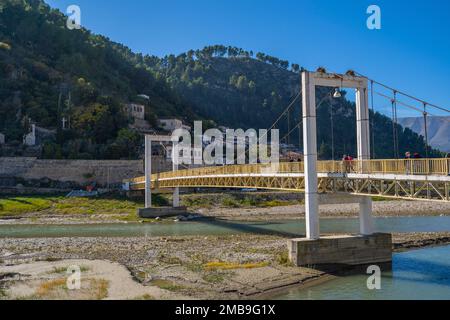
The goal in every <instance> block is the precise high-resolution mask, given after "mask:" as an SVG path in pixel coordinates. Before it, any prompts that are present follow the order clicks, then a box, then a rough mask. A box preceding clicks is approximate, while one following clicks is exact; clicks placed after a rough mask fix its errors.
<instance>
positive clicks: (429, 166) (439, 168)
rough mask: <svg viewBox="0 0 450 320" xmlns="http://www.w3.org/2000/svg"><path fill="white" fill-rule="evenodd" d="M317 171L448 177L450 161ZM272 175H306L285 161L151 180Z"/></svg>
mask: <svg viewBox="0 0 450 320" xmlns="http://www.w3.org/2000/svg"><path fill="white" fill-rule="evenodd" d="M317 172H319V173H362V174H398V175H427V176H431V175H432V176H448V175H450V159H402V160H362V161H360V160H353V161H318V162H317ZM270 173H272V174H277V173H278V174H280V173H304V163H303V162H282V163H279V164H278V166H276V167H274V166H269V165H264V164H247V165H228V166H216V167H202V168H193V169H187V170H179V171H171V172H164V173H159V174H153V175H152V181H157V180H161V179H171V178H182V177H202V176H214V175H244V174H245V175H247V174H248V175H251V174H254V175H261V174H270ZM144 181H145V177H138V178H135V179H130V180H128V182H130V183H131V184H141V183H143V182H144Z"/></svg>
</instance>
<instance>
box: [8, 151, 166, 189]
mask: <svg viewBox="0 0 450 320" xmlns="http://www.w3.org/2000/svg"><path fill="white" fill-rule="evenodd" d="M143 167H144V163H143V160H118V161H116V160H40V159H36V158H1V157H0V180H3V181H8V180H9V181H11V179H14V178H18V179H21V180H24V181H37V180H51V181H58V182H62V183H71V186H73V185H80V186H83V185H87V184H90V183H93V182H95V183H97V185H99V186H102V187H106V186H108V185H110V186H112V185H117V184H120V183H121V182H122V180H123V179H127V178H132V177H136V176H140V175H143V174H144V168H143ZM159 167H161V166H159ZM0 184H1V183H0Z"/></svg>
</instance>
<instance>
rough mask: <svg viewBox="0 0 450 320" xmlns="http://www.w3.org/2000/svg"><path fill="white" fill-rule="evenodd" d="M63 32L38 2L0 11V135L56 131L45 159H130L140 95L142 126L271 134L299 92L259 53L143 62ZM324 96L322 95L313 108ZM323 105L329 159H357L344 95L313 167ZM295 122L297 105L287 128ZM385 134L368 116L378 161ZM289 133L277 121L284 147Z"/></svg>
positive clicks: (208, 51) (408, 134)
mask: <svg viewBox="0 0 450 320" xmlns="http://www.w3.org/2000/svg"><path fill="white" fill-rule="evenodd" d="M65 25H66V17H65V16H64V15H63V14H62V13H61V12H59V11H57V10H54V9H51V8H50V7H49V6H47V5H46V4H45V3H44V2H43V1H41V0H2V2H1V6H0V132H2V133H5V134H6V136H7V140H8V141H16V144H17V145H20V141H21V139H22V136H23V133H24V132H26V131H27V130H28V125H29V121H28V119H31V120H32V121H34V122H36V123H37V124H38V125H40V126H42V127H46V128H52V129H56V130H57V131H58V134H57V139H56V141H55V142H54V143H52V144H48V145H46V146H45V148H44V151H43V155H42V156H43V157H49V158H51V157H56V158H87V159H89V158H106V159H118V158H135V157H137V149H138V147H139V146H140V145H141V143H142V137H140V136H139V135H137V134H136V133H135V132H133V131H131V130H129V129H127V127H128V123H127V119H126V118H125V117H124V115H123V114H122V112H121V104H122V103H125V102H134V101H136V99H137V98H136V96H137V95H138V94H145V95H148V96H149V97H150V108H149V110H148V112H147V115H146V118H147V120H149V121H150V122H151V123H152V124H154V125H155V124H156V119H157V118H158V117H167V116H173V117H178V118H182V119H183V120H185V121H186V122H192V121H193V120H194V119H208V120H213V121H214V122H215V125H225V126H229V127H232V128H239V127H242V128H250V127H252V128H257V129H259V128H268V127H269V126H270V125H271V124H272V123H273V121H274V120H275V119H276V118H277V117H278V116H279V115H280V113H281V112H282V111H283V110H284V109H285V108H286V106H287V105H288V104H289V101H291V100H292V98H293V97H294V96H296V95H297V93H298V91H299V87H300V74H299V71H300V70H301V68H300V66H299V65H298V64H290V63H289V62H288V61H284V60H280V59H278V58H276V57H271V56H268V55H265V54H263V53H256V54H254V53H253V52H251V51H250V52H248V51H245V50H243V49H240V48H235V47H225V46H222V45H215V46H209V47H205V48H203V49H201V50H190V51H189V52H186V53H184V54H181V55H178V56H174V55H168V56H166V57H163V58H159V57H155V56H150V55H145V56H144V55H142V54H135V53H133V52H132V51H131V50H130V49H129V48H127V47H125V46H123V45H121V44H118V43H115V42H112V41H110V40H109V39H108V38H105V37H103V36H100V35H95V34H92V33H91V32H90V31H89V30H86V29H81V30H68V29H67V28H66V27H65ZM329 90H330V89H329V88H328V89H325V88H323V89H321V90H319V92H318V97H317V98H318V100H319V99H322V98H323V97H324V96H325V95H326V94H327V93H328V92H329ZM330 103H331V104H332V106H333V113H334V121H333V124H334V135H335V140H336V143H335V150H336V152H335V154H336V157H341V156H342V154H344V153H349V154H356V121H355V107H354V104H353V103H351V102H349V101H348V100H346V99H345V93H344V95H343V97H342V98H340V99H333V100H332V101H331V102H330V101H328V100H326V101H325V103H323V104H322V106H321V107H320V108H319V109H318V143H319V146H320V150H319V155H320V157H321V158H323V159H329V158H331V127H332V126H331V120H330ZM62 116H64V117H67V118H70V119H71V130H67V131H62V130H61V121H60V120H61V118H62ZM300 116H301V114H300V103H297V104H296V105H295V107H294V108H293V111H292V113H291V114H290V119H291V124H290V127H293V126H294V125H295V124H297V123H298V119H299V118H300ZM210 125H214V123H211V122H209V123H208V124H207V126H210ZM391 126H392V122H391V121H390V120H389V119H388V118H387V117H385V116H383V115H381V114H376V115H375V128H374V132H375V140H376V143H375V151H376V155H377V157H380V158H390V157H392V155H393V150H392V141H393V139H392V127H391ZM288 127H289V126H288V124H287V121H286V119H283V121H281V122H280V124H279V125H278V128H279V129H280V130H281V137H283V136H284V135H285V134H286V132H287V131H288ZM399 132H400V137H399V138H400V146H401V150H400V152H404V151H406V150H417V151H418V152H421V153H424V150H425V145H424V143H423V139H422V138H421V137H420V136H419V135H417V134H415V133H413V132H412V131H411V130H409V129H406V130H403V129H401V128H400V129H399ZM299 138H301V137H300V134H299V132H298V131H296V132H294V133H293V134H292V135H291V137H290V140H291V142H293V143H298V141H299ZM300 140H301V139H300ZM18 153H19V154H20V148H18ZM434 154H435V155H437V153H434Z"/></svg>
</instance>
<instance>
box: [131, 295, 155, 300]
mask: <svg viewBox="0 0 450 320" xmlns="http://www.w3.org/2000/svg"><path fill="white" fill-rule="evenodd" d="M131 300H155V297H153V296H152V295H149V294H144V295H142V296H139V297H136V298H133V299H131Z"/></svg>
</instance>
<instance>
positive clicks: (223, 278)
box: [0, 233, 450, 299]
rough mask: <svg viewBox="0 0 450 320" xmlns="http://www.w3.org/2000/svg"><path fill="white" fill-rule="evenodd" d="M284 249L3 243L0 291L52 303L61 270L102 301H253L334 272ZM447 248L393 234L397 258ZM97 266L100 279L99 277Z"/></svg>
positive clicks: (160, 242)
mask: <svg viewBox="0 0 450 320" xmlns="http://www.w3.org/2000/svg"><path fill="white" fill-rule="evenodd" d="M286 241H287V238H285V237H281V236H268V235H251V234H243V235H228V236H208V237H198V236H181V237H139V238H130V237H127V238H39V239H37V238H32V239H11V238H7V239H1V240H0V287H1V288H3V289H1V290H2V293H3V298H6V299H17V298H43V299H45V298H51V297H52V296H51V295H50V296H49V297H45V296H41V297H39V296H36V294H37V293H39V292H40V291H39V288H40V286H42V283H43V282H44V283H48V282H51V281H55V277H58V276H59V277H61V272H62V276H64V274H65V269H64V268H67V267H68V266H70V265H73V264H76V263H80V264H81V265H82V266H83V267H84V269H86V271H84V272H86V275H85V278H88V279H90V280H92V279H97V280H99V279H101V280H102V281H107V283H108V284H109V285H108V288H110V290H112V291H111V294H110V295H108V294H106V295H105V297H104V298H107V297H110V298H111V297H112V298H118V299H134V298H137V297H147V298H149V297H151V298H154V299H175V298H186V299H251V298H253V297H258V296H260V295H263V294H268V293H269V294H270V292H273V291H277V290H280V289H283V288H288V287H292V286H302V285H307V284H309V285H311V284H312V283H315V282H316V281H323V280H324V279H327V277H329V276H330V274H333V273H335V272H336V271H338V270H317V269H310V268H296V267H293V266H291V265H290V264H289V262H288V260H287V250H286ZM448 243H450V233H407V234H394V249H395V250H405V249H411V248H419V247H424V246H430V245H441V244H448ZM77 261H78V262H77ZM80 261H81V262H80ZM102 265H103V267H104V271H100V269H101V268H102V267H101V266H102ZM121 266H122V267H124V268H126V270H127V274H128V276H129V277H131V278H133V279H134V281H135V283H136V285H126V286H124V288H123V290H122V295H114V294H113V293H114V292H117V291H114V290H116V289H111V288H117V286H118V285H119V284H118V283H116V281H119V280H120V279H122V280H120V281H125V283H128V282H126V281H128V280H126V279H127V277H126V276H124V273H123V270H122V271H120V272H119V274H121V277H117V278H116V280H114V279H115V278H114V275H113V274H114V273H115V272H118V271H117V270H119V269H120V267H121ZM39 270H40V271H39ZM52 270H54V274H52V272H51V271H52ZM96 270H97V271H96ZM108 270H109V271H108ZM58 272H59V273H60V274H59V275H58ZM108 272H109V273H108ZM55 273H56V275H55ZM82 274H83V272H82ZM52 279H53V280H52ZM99 281H100V280H99ZM120 281H119V282H120ZM51 283H52V282H51ZM95 283H96V284H97V282H95ZM94 291H95V290H94ZM97 291H98V290H97ZM97 291H95V292H97ZM64 292H66V291H64ZM53 294H54V293H53ZM75 297H76V296H75ZM66 298H68V299H70V298H73V297H71V296H70V295H67V296H66Z"/></svg>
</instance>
